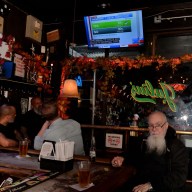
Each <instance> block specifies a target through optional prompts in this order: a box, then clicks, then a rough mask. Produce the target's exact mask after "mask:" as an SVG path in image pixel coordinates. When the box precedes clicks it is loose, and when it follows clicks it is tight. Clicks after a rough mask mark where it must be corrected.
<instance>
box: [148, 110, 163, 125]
mask: <svg viewBox="0 0 192 192" xmlns="http://www.w3.org/2000/svg"><path fill="white" fill-rule="evenodd" d="M153 118H155V119H159V121H160V120H161V121H164V122H167V117H166V116H165V114H164V113H163V112H161V111H154V112H152V113H151V114H150V115H149V116H148V121H150V119H153Z"/></svg>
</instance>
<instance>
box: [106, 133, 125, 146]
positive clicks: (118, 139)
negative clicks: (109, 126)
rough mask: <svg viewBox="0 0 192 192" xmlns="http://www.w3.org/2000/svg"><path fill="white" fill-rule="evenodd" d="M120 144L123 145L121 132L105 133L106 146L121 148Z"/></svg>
mask: <svg viewBox="0 0 192 192" xmlns="http://www.w3.org/2000/svg"><path fill="white" fill-rule="evenodd" d="M122 145H123V135H122V134H114V133H106V139H105V146H106V147H111V148H118V149H122Z"/></svg>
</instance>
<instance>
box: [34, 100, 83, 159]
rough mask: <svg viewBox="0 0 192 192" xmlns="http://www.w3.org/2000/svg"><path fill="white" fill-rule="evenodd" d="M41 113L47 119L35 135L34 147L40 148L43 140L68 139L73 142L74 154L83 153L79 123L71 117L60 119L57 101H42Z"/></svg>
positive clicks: (56, 140)
mask: <svg viewBox="0 0 192 192" xmlns="http://www.w3.org/2000/svg"><path fill="white" fill-rule="evenodd" d="M42 115H43V116H44V117H45V118H46V120H47V121H46V122H45V123H44V124H43V126H42V128H41V130H40V131H39V133H38V134H37V136H36V137H35V140H34V149H36V150H40V149H41V147H42V144H43V141H44V140H49V141H55V142H58V141H60V140H62V141H65V140H69V141H74V142H75V147H74V154H75V155H85V152H84V146H83V138H82V134H81V126H80V124H79V123H78V122H77V121H75V120H73V119H67V120H63V119H61V118H60V117H59V115H58V106H57V101H55V100H49V101H46V102H44V103H43V107H42Z"/></svg>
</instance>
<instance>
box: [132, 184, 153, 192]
mask: <svg viewBox="0 0 192 192" xmlns="http://www.w3.org/2000/svg"><path fill="white" fill-rule="evenodd" d="M151 189H152V186H151V183H149V182H148V183H144V184H141V185H137V186H135V187H134V188H133V192H147V191H150V190H151Z"/></svg>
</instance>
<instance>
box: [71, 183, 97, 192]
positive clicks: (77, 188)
mask: <svg viewBox="0 0 192 192" xmlns="http://www.w3.org/2000/svg"><path fill="white" fill-rule="evenodd" d="M93 186H94V184H93V183H90V184H89V185H88V186H87V187H83V188H82V187H80V186H79V184H78V183H77V184H74V185H69V187H71V188H73V189H76V190H77V191H84V190H86V189H89V188H90V187H93Z"/></svg>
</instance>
